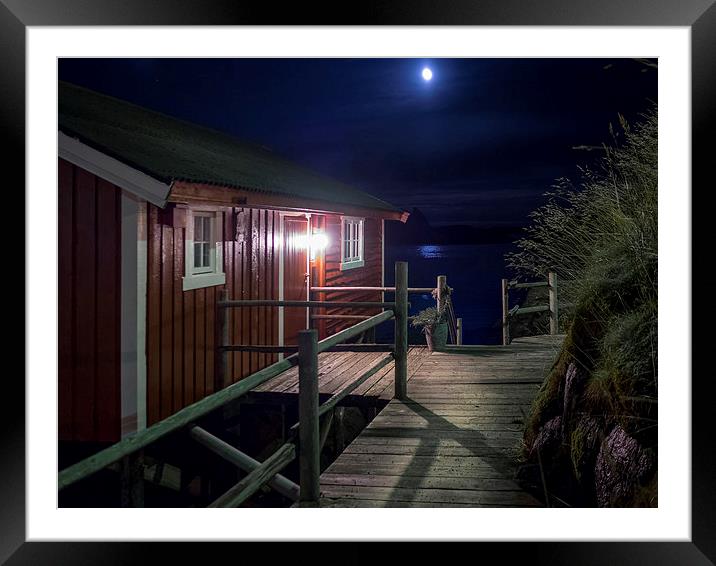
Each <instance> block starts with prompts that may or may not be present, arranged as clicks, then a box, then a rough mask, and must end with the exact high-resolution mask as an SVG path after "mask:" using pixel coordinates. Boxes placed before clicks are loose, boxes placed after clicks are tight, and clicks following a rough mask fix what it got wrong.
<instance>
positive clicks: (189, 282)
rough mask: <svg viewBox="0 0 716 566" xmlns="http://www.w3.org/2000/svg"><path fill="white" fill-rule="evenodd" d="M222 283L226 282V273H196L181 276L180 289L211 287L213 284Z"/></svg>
mask: <svg viewBox="0 0 716 566" xmlns="http://www.w3.org/2000/svg"><path fill="white" fill-rule="evenodd" d="M224 283H226V273H198V274H196V275H187V276H185V277H183V278H182V289H183V290H184V291H191V290H192V289H201V288H203V287H213V286H215V285H223V284H224Z"/></svg>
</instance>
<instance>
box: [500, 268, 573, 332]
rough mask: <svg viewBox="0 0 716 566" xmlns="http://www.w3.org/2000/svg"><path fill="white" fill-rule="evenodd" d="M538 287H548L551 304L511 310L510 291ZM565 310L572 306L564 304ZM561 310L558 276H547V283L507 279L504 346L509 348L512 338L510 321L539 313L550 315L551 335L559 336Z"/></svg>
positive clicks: (505, 283)
mask: <svg viewBox="0 0 716 566" xmlns="http://www.w3.org/2000/svg"><path fill="white" fill-rule="evenodd" d="M538 287H547V289H548V293H549V304H546V305H534V306H530V307H522V306H520V305H515V306H513V307H512V308H510V306H509V305H510V289H533V288H538ZM561 306H562V307H564V308H567V307H569V306H571V305H570V304H567V303H563V304H562V305H561ZM559 308H560V304H559V302H558V293H557V274H556V273H553V272H549V273H548V274H547V280H546V281H530V282H517V281H508V280H507V279H503V280H502V344H503V345H504V346H507V345H508V344H509V343H510V342H511V341H512V338H511V336H510V321H511V320H512V319H513V318H515V317H517V316H524V315H527V314H534V313H539V312H548V313H549V333H550V334H551V335H554V334H557V332H558V331H559Z"/></svg>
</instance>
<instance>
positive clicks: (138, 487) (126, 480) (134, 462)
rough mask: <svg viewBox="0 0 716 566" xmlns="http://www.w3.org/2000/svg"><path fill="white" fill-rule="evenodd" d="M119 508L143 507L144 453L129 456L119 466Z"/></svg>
mask: <svg viewBox="0 0 716 566" xmlns="http://www.w3.org/2000/svg"><path fill="white" fill-rule="evenodd" d="M120 489H121V495H120V506H121V507H144V453H143V451H139V452H135V453H134V454H129V455H128V456H125V457H124V458H122V460H121V464H120Z"/></svg>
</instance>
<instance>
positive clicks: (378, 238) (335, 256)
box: [322, 215, 383, 337]
mask: <svg viewBox="0 0 716 566" xmlns="http://www.w3.org/2000/svg"><path fill="white" fill-rule="evenodd" d="M325 231H326V235H327V236H328V241H329V244H328V248H327V249H326V253H325V271H324V281H325V283H324V286H326V287H330V286H345V287H348V286H352V287H380V286H381V285H382V277H383V272H382V269H383V249H382V239H383V229H382V221H381V219H380V218H366V219H365V223H364V226H363V258H364V262H365V264H364V265H363V266H362V267H356V268H353V269H347V270H345V271H341V217H340V216H337V215H327V216H326V217H325ZM322 299H323V300H326V301H345V300H349V301H379V300H381V293H377V292H366V293H356V292H350V293H346V292H343V293H341V292H333V293H325V294H324V295H323V297H322ZM379 312H380V310H379V309H325V311H324V313H325V314H366V315H371V314H378V313H379ZM355 323H356V321H355V320H352V321H350V320H349V321H335V320H327V321H326V323H325V332H322V337H325V336H330V335H331V334H335V333H336V332H338V331H339V330H342V329H344V328H346V327H348V326H351V325H353V324H355Z"/></svg>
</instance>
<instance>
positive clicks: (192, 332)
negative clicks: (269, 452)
mask: <svg viewBox="0 0 716 566" xmlns="http://www.w3.org/2000/svg"><path fill="white" fill-rule="evenodd" d="M58 136H59V144H58V145H59V156H58V157H59V163H58V175H59V187H58V189H59V341H60V343H59V433H60V441H64V442H71V443H78V442H80V443H81V442H91V443H102V444H103V443H112V442H116V441H117V440H119V439H120V438H121V437H122V436H124V435H126V434H129V433H132V432H135V431H136V430H140V429H143V428H145V427H147V426H148V425H151V424H153V423H155V422H157V421H159V420H161V419H164V418H166V417H168V416H170V415H171V414H173V413H174V412H176V411H178V410H179V409H181V408H183V407H185V406H187V405H190V404H192V403H194V402H196V401H198V400H199V399H202V398H203V397H205V396H206V395H209V394H211V393H212V392H214V391H215V390H216V389H217V388H219V387H222V386H225V385H227V384H228V383H230V382H235V381H237V380H240V379H242V377H245V376H247V375H249V374H251V373H254V372H256V371H257V370H259V369H261V368H263V367H266V366H267V365H269V364H271V363H273V362H275V361H276V360H277V359H278V356H279V355H280V354H273V353H253V352H252V353H249V352H234V353H231V354H230V355H229V359H228V367H227V376H228V381H227V382H225V383H223V384H220V383H217V381H216V376H217V362H218V359H217V358H218V356H217V353H216V352H217V346H218V345H219V342H218V340H219V337H218V330H217V318H216V313H217V308H216V303H217V300H218V298H219V297H220V295H221V293H222V292H224V291H225V293H226V296H227V298H229V299H237V300H239V299H252V300H258V299H265V300H306V299H307V298H309V297H311V298H313V299H318V300H336V299H344V300H354V301H375V300H380V296H379V295H378V294H376V293H375V292H369V293H366V294H363V295H360V294H355V293H353V294H351V295H350V297H348V296H346V295H340V294H339V293H325V292H323V293H314V294H313V296H311V293H310V289H311V287H324V286H374V287H383V286H384V257H383V250H384V239H383V235H384V223H385V221H386V220H388V221H403V222H404V221H405V220H406V219H407V213H405V212H403V211H401V210H399V209H396V208H395V207H393V206H392V205H390V204H388V203H386V202H384V201H382V200H380V199H378V198H375V197H373V196H371V195H369V194H367V193H365V192H362V191H358V190H356V189H353V188H351V187H348V186H346V185H344V184H342V183H340V182H338V181H335V180H332V179H328V178H326V177H323V176H321V175H318V174H316V173H314V172H311V171H309V170H307V169H305V168H303V167H301V166H298V165H296V164H294V163H291V162H289V161H286V160H284V159H282V158H280V157H279V156H277V155H275V154H274V153H273V152H271V151H270V150H268V149H266V148H264V147H261V146H257V145H252V144H248V143H244V142H240V141H238V140H236V139H234V138H232V137H230V136H228V135H226V134H223V133H220V132H217V131H213V130H209V129H206V128H203V127H200V126H197V125H194V124H190V123H187V122H184V121H181V120H177V119H174V118H171V117H169V116H166V115H162V114H159V113H157V112H153V111H151V110H148V109H145V108H141V107H138V106H136V105H133V104H130V103H128V102H125V101H122V100H118V99H115V98H111V97H108V96H105V95H102V94H99V93H96V92H92V91H89V90H86V89H84V88H80V87H77V86H74V85H71V84H67V83H60V86H59V132H58ZM376 313H377V310H375V309H374V310H369V309H363V310H360V309H350V310H345V309H343V310H338V309H334V310H328V309H311V310H309V309H305V308H277V307H251V308H241V309H228V311H227V314H228V316H229V317H230V318H229V343H231V344H245V345H268V346H284V345H293V344H296V340H297V335H298V332H299V331H300V330H303V329H306V328H318V329H319V332H320V337H321V338H324V337H326V336H328V335H331V334H333V333H334V332H336V331H337V330H340V329H342V328H344V327H346V326H350V325H352V324H354V323H355V322H356V320H355V319H354V318H350V317H357V316H367V315H371V314H376ZM344 317H345V318H344Z"/></svg>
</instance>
